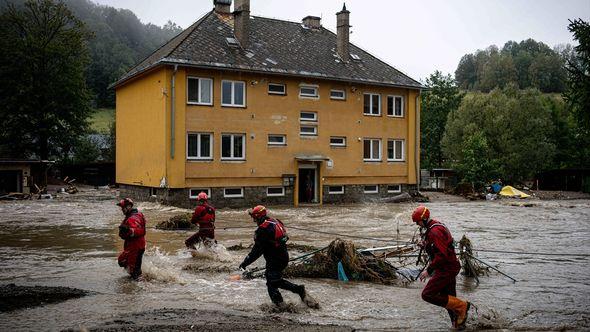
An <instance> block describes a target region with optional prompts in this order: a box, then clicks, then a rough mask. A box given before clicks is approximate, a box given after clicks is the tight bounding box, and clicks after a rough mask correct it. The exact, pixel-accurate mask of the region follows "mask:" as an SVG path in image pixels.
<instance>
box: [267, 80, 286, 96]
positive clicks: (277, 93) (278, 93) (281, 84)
mask: <svg viewBox="0 0 590 332" xmlns="http://www.w3.org/2000/svg"><path fill="white" fill-rule="evenodd" d="M271 85H274V86H282V87H283V92H277V91H270V86H271ZM267 92H268V94H269V95H280V96H284V95H286V94H287V85H286V84H284V83H268V87H267Z"/></svg>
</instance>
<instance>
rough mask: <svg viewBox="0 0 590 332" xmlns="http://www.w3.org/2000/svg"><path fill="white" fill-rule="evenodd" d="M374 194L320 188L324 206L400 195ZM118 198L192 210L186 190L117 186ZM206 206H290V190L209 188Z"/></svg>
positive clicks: (354, 188)
mask: <svg viewBox="0 0 590 332" xmlns="http://www.w3.org/2000/svg"><path fill="white" fill-rule="evenodd" d="M378 188H379V189H378V190H379V191H378V193H375V194H367V193H365V192H364V189H365V186H364V185H345V186H344V194H330V193H329V190H328V189H329V186H324V189H323V202H324V203H326V204H340V203H361V202H372V201H375V202H376V201H379V200H380V199H382V198H386V197H394V196H396V195H399V194H400V193H388V192H387V188H388V185H387V184H382V185H378ZM119 191H120V196H121V197H130V198H131V199H133V200H136V201H157V202H161V203H163V204H167V205H173V206H177V207H182V208H187V209H193V208H195V206H196V200H195V199H189V189H167V188H150V187H142V186H131V185H124V184H121V185H120V186H119ZM414 191H416V186H415V185H407V184H402V185H401V192H402V193H403V192H409V193H412V192H414ZM210 202H211V204H212V205H213V206H215V207H216V208H245V207H253V206H255V205H258V204H262V205H270V206H273V205H275V206H276V205H293V187H285V195H284V196H267V194H266V187H245V188H244V197H235V198H229V197H224V196H223V188H211V195H210Z"/></svg>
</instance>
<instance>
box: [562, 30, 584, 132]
mask: <svg viewBox="0 0 590 332" xmlns="http://www.w3.org/2000/svg"><path fill="white" fill-rule="evenodd" d="M568 30H569V31H570V32H571V33H573V35H574V39H575V40H576V41H577V42H578V43H579V45H577V46H575V47H574V50H575V57H574V58H573V59H568V62H567V67H566V68H567V71H568V81H567V86H568V88H567V91H566V92H565V93H564V97H565V100H566V101H567V102H568V104H569V106H570V107H571V109H572V110H573V112H574V114H576V116H577V119H578V121H579V125H580V127H581V128H582V129H584V130H585V132H584V133H582V134H583V135H589V134H590V24H588V22H585V21H583V20H581V19H577V20H573V21H570V24H569V25H568Z"/></svg>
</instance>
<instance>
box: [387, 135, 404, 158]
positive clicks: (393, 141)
mask: <svg viewBox="0 0 590 332" xmlns="http://www.w3.org/2000/svg"><path fill="white" fill-rule="evenodd" d="M396 141H401V142H402V158H401V159H396V158H395V142H396ZM390 142H391V144H393V156H392V157H391V158H389V143H390ZM405 156H406V140H405V139H394V138H390V139H388V140H387V161H405V160H406V158H405Z"/></svg>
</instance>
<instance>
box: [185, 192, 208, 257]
mask: <svg viewBox="0 0 590 332" xmlns="http://www.w3.org/2000/svg"><path fill="white" fill-rule="evenodd" d="M191 223H193V224H198V225H199V231H198V232H197V233H195V234H194V235H193V236H191V237H189V238H188V239H186V241H184V244H185V245H186V246H187V247H189V248H190V247H193V246H194V245H195V244H196V243H198V242H200V241H203V240H205V239H210V240H213V239H215V232H214V230H215V224H214V223H215V208H214V207H213V206H212V205H210V204H209V203H207V202H204V203H203V204H201V205H197V207H196V208H195V212H194V213H193V217H192V219H191Z"/></svg>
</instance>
